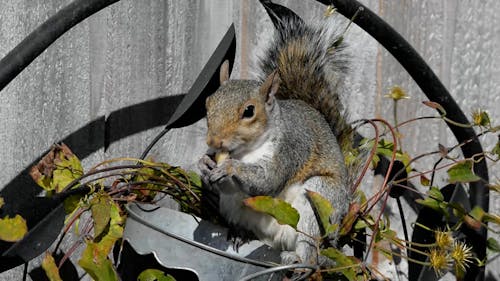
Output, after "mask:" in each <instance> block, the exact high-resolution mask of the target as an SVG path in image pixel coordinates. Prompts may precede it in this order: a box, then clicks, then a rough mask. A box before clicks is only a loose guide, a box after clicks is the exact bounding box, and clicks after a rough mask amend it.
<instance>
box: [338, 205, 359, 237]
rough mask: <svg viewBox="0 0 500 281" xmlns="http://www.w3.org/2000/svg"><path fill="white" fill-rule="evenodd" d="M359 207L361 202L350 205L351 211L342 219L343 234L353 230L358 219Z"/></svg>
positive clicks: (341, 233) (341, 232)
mask: <svg viewBox="0 0 500 281" xmlns="http://www.w3.org/2000/svg"><path fill="white" fill-rule="evenodd" d="M359 208H360V206H359V204H358V203H355V202H353V203H351V204H350V205H349V211H348V212H347V214H346V215H345V216H344V218H343V219H342V224H341V227H340V235H341V236H344V235H347V234H348V233H349V232H350V231H351V229H352V226H353V224H354V223H355V222H356V220H357V219H358V216H359Z"/></svg>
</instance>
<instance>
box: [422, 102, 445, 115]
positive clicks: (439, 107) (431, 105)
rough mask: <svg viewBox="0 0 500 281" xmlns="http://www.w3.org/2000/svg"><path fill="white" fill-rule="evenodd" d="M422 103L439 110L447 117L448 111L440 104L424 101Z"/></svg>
mask: <svg viewBox="0 0 500 281" xmlns="http://www.w3.org/2000/svg"><path fill="white" fill-rule="evenodd" d="M422 103H423V104H425V105H426V106H428V107H430V108H434V109H437V110H438V111H439V113H440V114H441V115H446V110H444V108H443V107H442V106H441V105H440V104H439V103H437V102H433V101H423V102H422Z"/></svg>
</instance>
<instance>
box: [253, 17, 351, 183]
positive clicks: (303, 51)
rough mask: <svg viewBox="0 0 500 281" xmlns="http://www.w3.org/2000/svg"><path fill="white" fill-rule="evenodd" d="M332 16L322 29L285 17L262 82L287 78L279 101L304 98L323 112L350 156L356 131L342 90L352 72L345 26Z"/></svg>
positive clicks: (266, 57) (263, 60) (265, 60)
mask: <svg viewBox="0 0 500 281" xmlns="http://www.w3.org/2000/svg"><path fill="white" fill-rule="evenodd" d="M332 18H333V17H329V18H326V19H325V20H324V21H322V22H320V23H319V24H317V25H307V24H305V23H304V22H303V21H302V20H301V19H300V18H296V17H286V18H282V22H281V23H280V24H281V25H280V30H278V32H276V34H275V37H274V39H273V40H272V42H271V44H270V46H268V48H267V49H265V50H264V53H263V55H261V56H260V58H259V64H258V67H259V68H260V71H259V79H260V80H262V81H264V80H265V78H266V77H267V76H268V75H269V74H270V73H271V72H272V71H274V70H275V69H277V71H278V74H279V76H280V78H281V84H280V89H279V91H278V94H277V97H278V98H280V99H299V100H303V101H305V102H306V103H308V104H309V105H311V106H312V107H314V108H316V109H317V110H318V111H320V112H321V113H322V114H323V116H325V118H326V120H327V122H328V123H329V124H330V127H331V128H332V131H333V132H334V134H335V136H336V137H337V141H338V143H339V145H340V147H341V149H342V152H343V153H344V156H345V157H347V155H348V153H351V151H352V143H353V142H352V139H353V130H352V127H351V126H350V125H349V124H348V123H347V120H348V116H347V112H346V111H345V109H344V107H343V105H342V102H341V100H340V92H341V91H342V89H343V88H344V85H343V84H344V82H345V76H346V74H347V72H348V70H349V69H348V62H349V55H348V54H347V52H346V50H345V47H346V44H345V42H344V41H343V37H342V36H343V33H344V30H345V26H344V25H342V26H340V25H339V24H338V23H336V22H338V21H336V20H335V19H332ZM347 164H348V168H349V170H350V173H353V172H352V171H353V170H351V168H352V167H350V166H351V165H350V164H349V163H347ZM356 165H358V164H356ZM355 170H357V169H355ZM354 174H357V173H356V172H354V173H353V174H352V175H350V178H352V177H355V175H354ZM352 180H353V179H350V181H352Z"/></svg>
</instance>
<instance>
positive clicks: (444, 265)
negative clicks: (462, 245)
mask: <svg viewBox="0 0 500 281" xmlns="http://www.w3.org/2000/svg"><path fill="white" fill-rule="evenodd" d="M429 254H430V255H429V262H430V264H431V267H432V268H433V269H434V272H436V275H438V276H442V275H444V274H445V273H446V272H447V271H448V270H449V269H450V266H451V258H450V255H449V254H448V253H447V252H446V251H444V250H442V249H439V248H432V249H431V251H430V253H429Z"/></svg>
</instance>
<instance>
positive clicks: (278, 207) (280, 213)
mask: <svg viewBox="0 0 500 281" xmlns="http://www.w3.org/2000/svg"><path fill="white" fill-rule="evenodd" d="M243 203H244V204H245V205H246V206H247V207H249V208H251V209H252V210H254V211H257V212H261V213H266V214H268V215H271V216H272V217H273V218H275V219H276V220H277V221H278V223H279V224H286V225H289V226H291V227H293V228H294V229H297V223H298V222H299V218H300V216H299V212H297V210H295V209H294V208H293V207H292V206H291V205H290V204H289V203H288V202H285V201H283V200H281V199H279V198H273V197H271V196H256V197H251V198H247V199H245V200H243Z"/></svg>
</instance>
